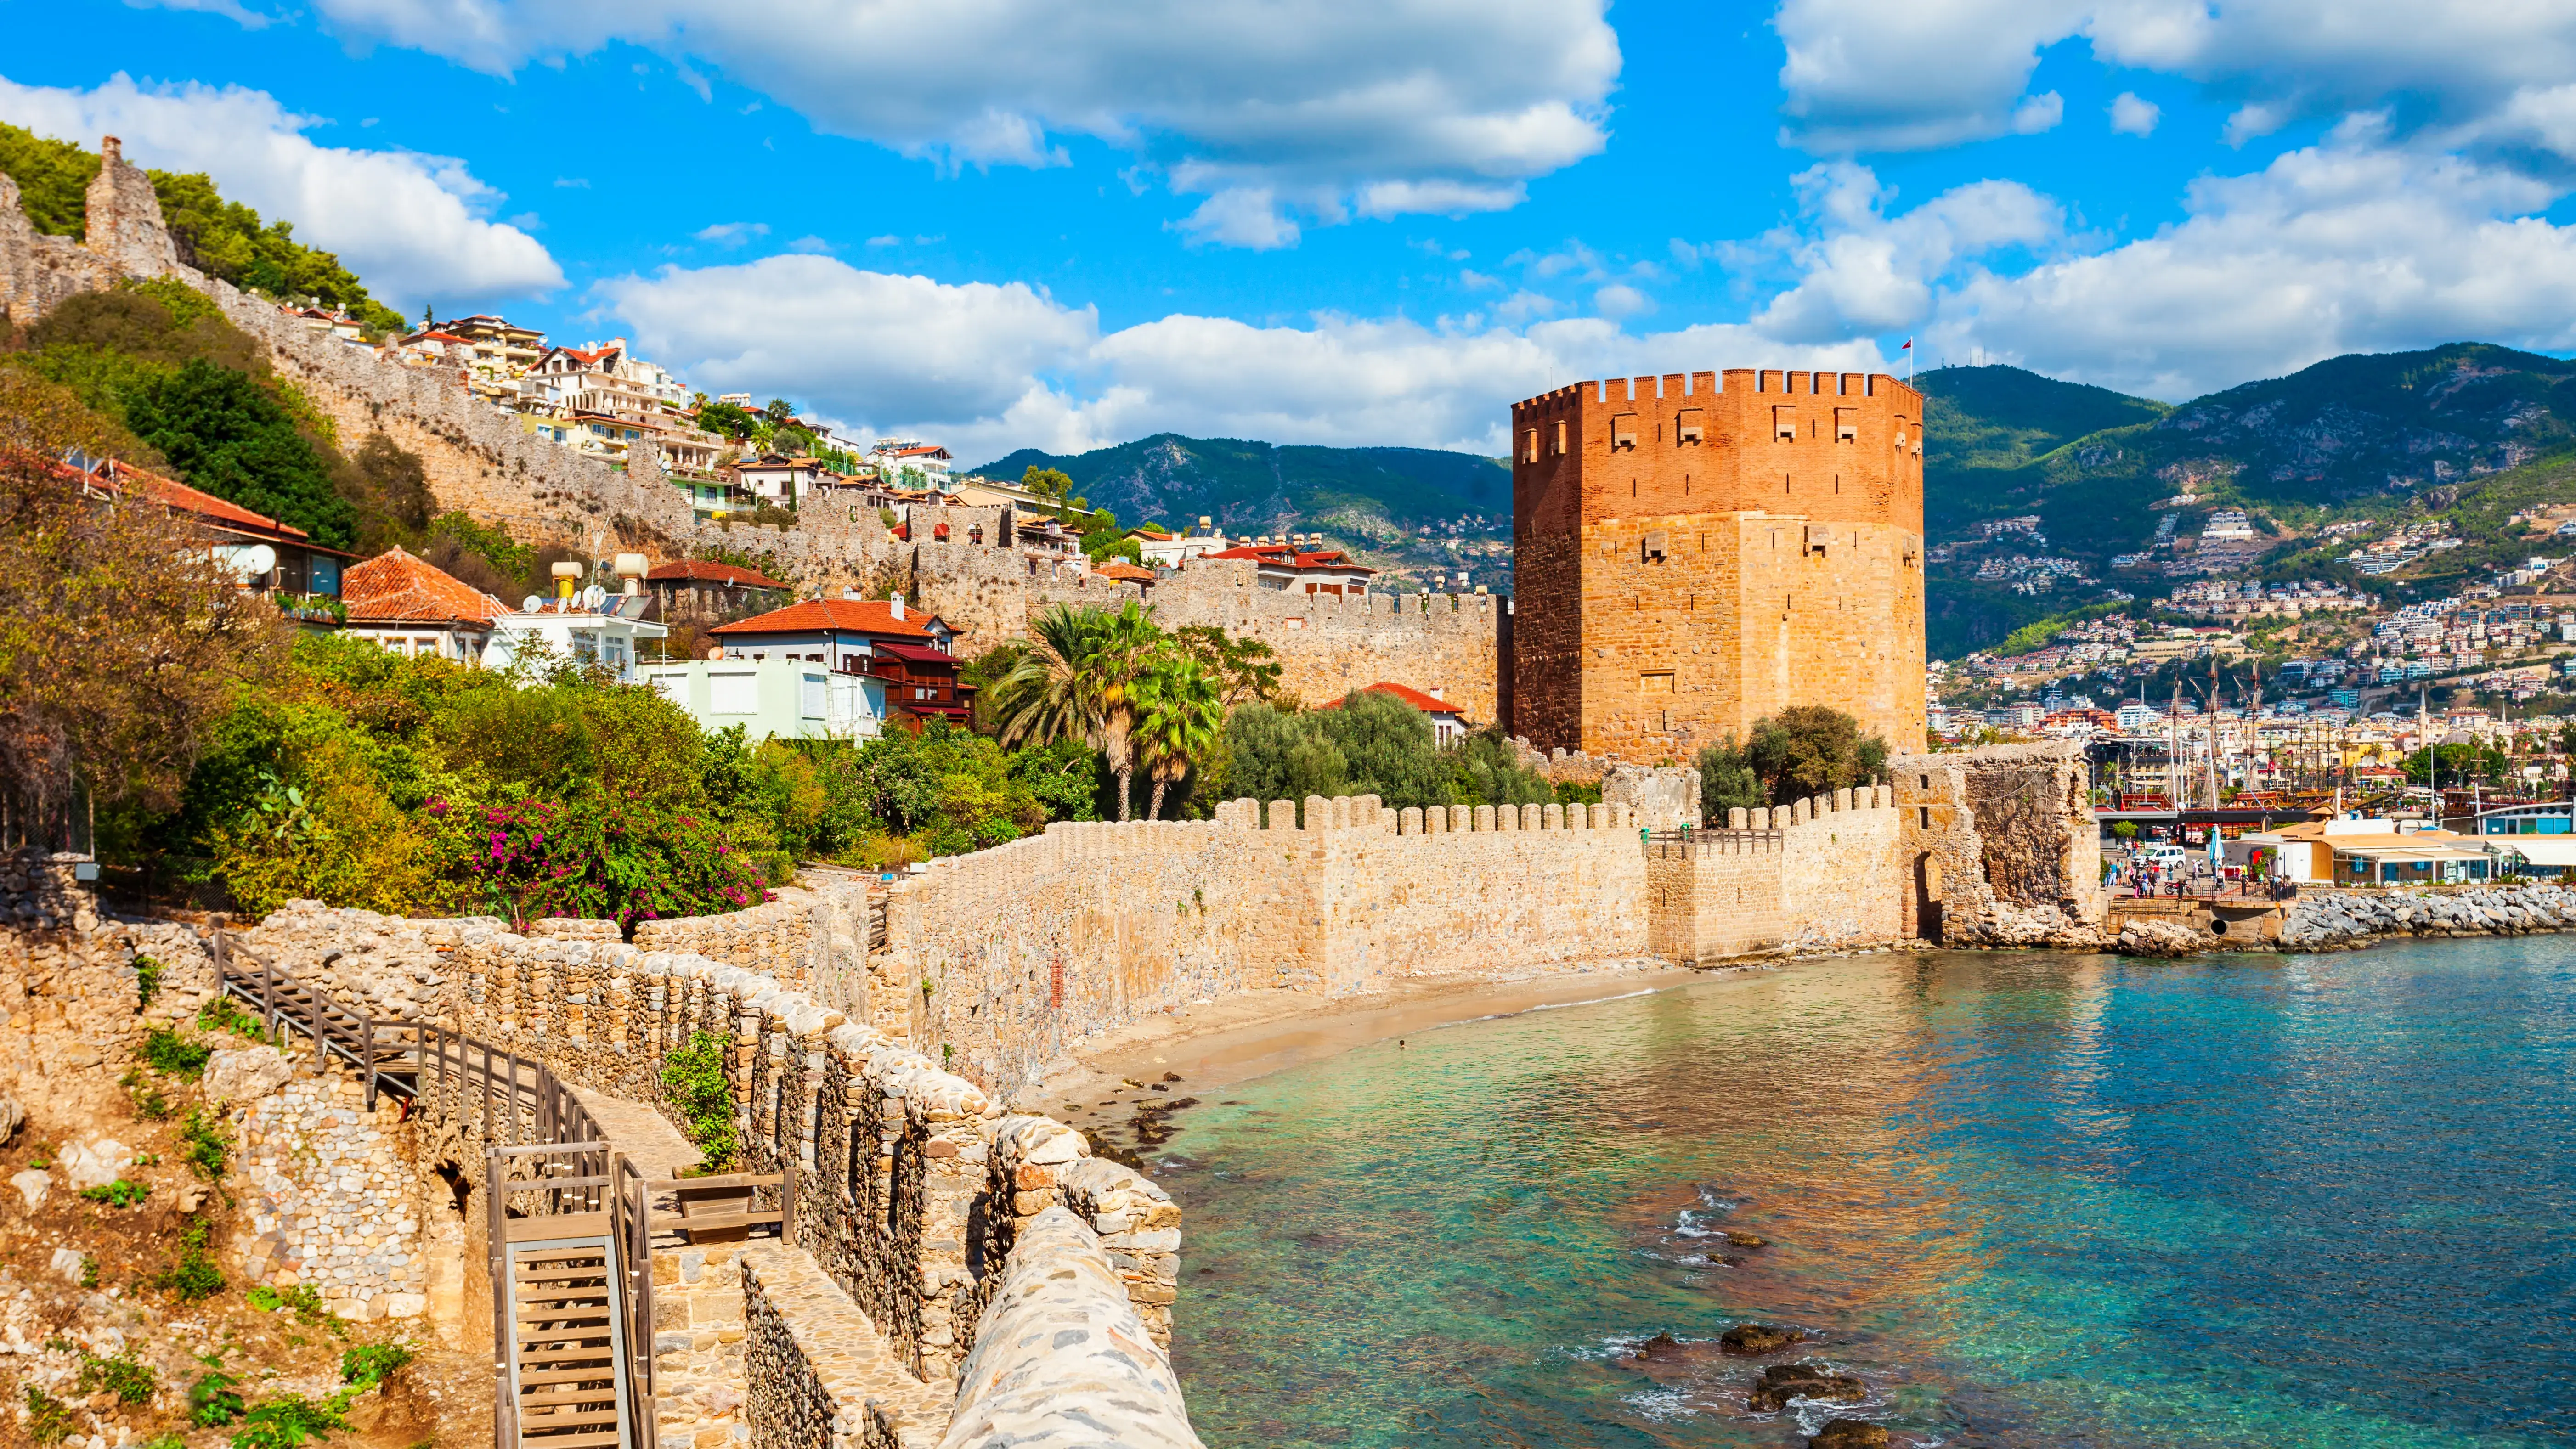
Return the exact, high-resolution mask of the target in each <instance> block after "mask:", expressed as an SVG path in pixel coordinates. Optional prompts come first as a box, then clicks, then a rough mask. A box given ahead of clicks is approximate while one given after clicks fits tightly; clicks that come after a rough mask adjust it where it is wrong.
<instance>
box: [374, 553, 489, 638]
mask: <svg viewBox="0 0 2576 1449" xmlns="http://www.w3.org/2000/svg"><path fill="white" fill-rule="evenodd" d="M340 602H341V603H343V604H345V605H347V606H348V609H349V622H350V623H352V624H362V623H378V622H382V623H401V624H417V623H433V622H434V623H442V624H443V623H463V624H475V625H483V626H489V625H490V624H491V622H492V619H493V617H494V616H495V615H498V614H504V613H507V612H509V610H508V608H507V607H506V606H504V605H503V604H502V602H501V601H500V600H499V599H496V598H493V597H492V596H491V595H490V594H487V593H485V592H483V591H482V590H481V589H478V588H475V587H474V586H473V585H471V584H468V583H466V582H465V581H463V580H462V579H459V578H457V577H456V576H455V575H453V574H450V573H447V572H445V571H444V570H441V569H438V568H435V567H433V566H432V565H430V564H429V563H428V562H426V561H424V560H422V559H418V558H415V557H413V556H412V555H410V554H408V553H405V552H403V551H402V550H401V549H399V548H396V549H392V550H390V551H388V552H385V553H380V554H378V555H376V556H375V557H374V558H371V559H369V560H367V561H366V562H365V563H362V564H352V565H350V566H349V568H348V569H347V570H346V571H345V572H343V573H342V574H341V575H340Z"/></svg>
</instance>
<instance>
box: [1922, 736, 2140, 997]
mask: <svg viewBox="0 0 2576 1449" xmlns="http://www.w3.org/2000/svg"><path fill="white" fill-rule="evenodd" d="M1887 772H1888V778H1889V779H1890V780H1891V781H1893V782H1894V785H1895V790H1896V806H1897V815H1898V821H1899V824H1900V826H1901V827H1902V830H1903V840H1902V844H1901V846H1900V850H1901V859H1900V860H1899V862H1898V866H1897V869H1898V871H1899V874H1900V876H1901V878H1902V880H1903V882H1904V889H1903V891H1902V892H1901V894H1902V897H1903V902H1904V929H1905V934H1907V935H1908V936H1912V937H1917V938H1920V939H1923V940H1928V941H1937V942H1939V943H1940V944H1942V945H1945V946H2041V945H2063V946H2071V947H2082V948H2088V949H2098V948H2099V947H2100V946H2101V945H2102V944H2103V940H2102V937H2101V934H2100V927H2101V925H2102V921H2103V918H2104V915H2105V913H2106V912H2107V911H2108V909H2109V896H2108V893H2107V891H2106V890H2105V888H2104V887H2103V884H2102V842H2101V837H2100V835H2099V833H2098V831H2097V829H2096V826H2095V824H2094V821H2093V810H2092V800H2091V794H2090V789H2089V787H2090V785H2091V771H2090V769H2089V767H2088V766H2087V765H2086V763H2085V759H2084V751H2083V749H2082V747H2081V746H2079V745H2076V744H2074V743H2072V742H2069V741H2063V740H2050V741H2045V742H2042V743H2038V744H2024V745H1997V746H1992V747H1989V748H1986V749H1981V750H1973V751H1954V752H1948V753H1942V754H1900V755H1890V756H1889V757H1888V760H1887Z"/></svg>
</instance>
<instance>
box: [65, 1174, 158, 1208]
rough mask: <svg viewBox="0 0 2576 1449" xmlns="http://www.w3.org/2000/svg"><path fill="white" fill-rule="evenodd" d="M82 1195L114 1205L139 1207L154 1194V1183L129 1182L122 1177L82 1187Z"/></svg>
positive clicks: (94, 1200)
mask: <svg viewBox="0 0 2576 1449" xmlns="http://www.w3.org/2000/svg"><path fill="white" fill-rule="evenodd" d="M80 1195H81V1196H82V1197H84V1198H86V1199H88V1200H89V1201H91V1202H103V1203H107V1204H109V1205H111V1206H114V1207H121V1208H130V1207H139V1206H141V1205H142V1202H143V1200H144V1199H145V1198H147V1197H150V1196H151V1195H152V1184H150V1183H148V1182H129V1181H127V1180H126V1179H124V1178H122V1177H120V1178H118V1179H117V1180H116V1181H114V1182H109V1183H101V1184H100V1185H99V1186H97V1187H85V1188H82V1189H81V1193H80Z"/></svg>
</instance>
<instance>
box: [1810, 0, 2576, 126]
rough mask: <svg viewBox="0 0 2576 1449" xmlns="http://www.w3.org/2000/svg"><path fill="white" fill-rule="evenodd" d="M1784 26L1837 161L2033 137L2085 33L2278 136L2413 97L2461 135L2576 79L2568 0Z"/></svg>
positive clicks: (1928, 14)
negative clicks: (2212, 95)
mask: <svg viewBox="0 0 2576 1449" xmlns="http://www.w3.org/2000/svg"><path fill="white" fill-rule="evenodd" d="M1772 23H1773V25H1774V27H1775V28H1776V29H1777V30H1778V31H1779V33H1780V37H1781V39H1782V40H1783V41H1784V42H1785V43H1786V45H1787V47H1788V57H1787V61H1786V63H1785V64H1784V65H1783V67H1782V68H1781V72H1780V80H1781V84H1782V86H1783V87H1784V88H1785V89H1786V90H1787V91H1788V101H1787V104H1786V106H1785V107H1784V109H1785V110H1786V111H1787V113H1788V115H1789V117H1790V118H1791V122H1792V134H1793V138H1794V139H1795V140H1796V141H1797V142H1798V143H1799V144H1802V145H1805V146H1807V147H1809V148H1810V149H1813V150H1818V151H1828V152H1830V151H1849V150H1871V149H1888V150H1901V149H1911V148H1919V147H1931V146H1945V145H1950V144H1953V143H1955V142H1959V141H1964V140H1971V139H1975V138H1979V137H1985V136H1996V135H2001V134H2004V133H2005V132H2006V131H2009V130H2014V129H2018V127H2017V126H2016V124H2015V122H2016V120H2017V119H2018V118H2019V116H2020V112H2019V110H2018V109H2017V108H2018V107H2020V106H2022V105H2023V104H2025V102H2024V100H2023V95H2022V93H2023V91H2024V90H2025V89H2026V88H2027V87H2028V85H2029V83H2030V77H2031V72H2032V71H2033V69H2034V68H2035V67H2036V66H2037V65H2038V62H2039V54H2040V52H2041V51H2042V50H2044V49H2046V48H2047V47H2049V46H2052V45H2055V44H2057V43H2059V42H2061V41H2065V40H2070V39H2077V38H2081V39H2083V40H2085V41H2087V42H2088V43H2089V45H2090V46H2091V49H2092V52H2093V55H2094V57H2095V58H2096V59H2097V60H2099V61H2101V62H2102V63H2104V64H2106V65H2112V66H2122V67H2132V68H2137V69H2143V70H2152V71H2158V72H2163V73H2166V74H2171V75H2180V76H2185V77H2188V78H2190V79H2192V80H2196V81H2200V82H2203V83H2205V84H2208V85H2210V86H2212V87H2214V88H2216V89H2218V90H2219V91H2221V92H2222V93H2226V94H2230V95H2236V96H2242V97H2244V98H2246V100H2247V102H2248V104H2249V111H2248V112H2247V113H2245V114H2246V119H2248V120H2249V121H2254V120H2261V119H2265V118H2271V125H2272V128H2274V129H2277V127H2278V126H2279V125H2282V124H2286V123H2287V122H2288V121H2289V120H2291V119H2295V118H2297V117H2299V116H2303V115H2331V114H2334V113H2336V112H2339V111H2342V110H2345V109H2350V108H2354V107H2373V106H2378V105H2382V104H2385V103H2386V102H2387V100H2388V99H2390V98H2392V97H2396V96H2406V97H2411V98H2415V99H2416V100H2417V101H2418V102H2419V103H2420V104H2419V107H2418V109H2420V110H2421V111H2422V112H2423V113H2424V114H2425V115H2427V116H2428V117H2431V118H2437V119H2440V120H2444V121H2447V122H2451V123H2461V122H2466V121H2469V120H2473V119H2474V118H2477V117H2480V116H2484V115H2487V114H2489V113H2491V112H2494V111H2496V110H2498V109H2500V108H2502V107H2505V106H2507V105H2508V104H2510V103H2511V101H2512V99H2513V98H2514V97H2515V96H2517V95H2519V94H2521V93H2523V92H2525V91H2530V90H2535V89H2547V88H2550V87H2553V86H2557V85H2561V84H2563V83H2565V81H2566V78H2567V77H2568V76H2569V75H2571V74H2576V7H2571V6H2569V5H2568V4H2566V3H2564V0H2530V3H2520V4H2511V3H2508V4H2487V5H2448V6H2438V7H2433V8H2432V9H2430V10H2429V11H2428V10H2427V8H2426V7H2425V6H2424V5H2422V4H2421V3H2419V0H2229V3H2227V4H2225V5H2223V6H2222V5H2213V4H2210V3H2207V0H1782V3H1781V5H1780V8H1779V11H1778V12H1777V14H1776V15H1775V16H1774V18H1773V22H1772ZM2265 133H2266V132H2264V131H2258V130H2241V134H2240V139H2242V138H2243V137H2248V136H2252V135H2259V134H2265Z"/></svg>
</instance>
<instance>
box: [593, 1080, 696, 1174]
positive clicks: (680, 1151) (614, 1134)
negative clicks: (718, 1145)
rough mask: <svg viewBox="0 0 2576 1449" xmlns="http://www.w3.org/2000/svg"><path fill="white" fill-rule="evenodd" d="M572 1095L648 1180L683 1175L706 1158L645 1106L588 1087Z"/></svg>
mask: <svg viewBox="0 0 2576 1449" xmlns="http://www.w3.org/2000/svg"><path fill="white" fill-rule="evenodd" d="M572 1094H573V1095H574V1096H575V1097H578V1098H580V1099H581V1105H582V1106H583V1107H585V1108H587V1109H589V1112H590V1118H591V1120H592V1121H594V1122H597V1123H598V1124H599V1130H600V1131H602V1132H605V1133H607V1134H608V1145H609V1146H610V1147H611V1148H613V1149H615V1150H616V1151H619V1152H623V1153H625V1154H626V1160H627V1161H629V1162H632V1163H634V1164H635V1170H636V1171H638V1172H640V1173H642V1174H644V1175H645V1176H646V1177H648V1178H652V1179H655V1180H657V1181H658V1180H662V1179H667V1178H673V1177H677V1176H679V1175H680V1169H681V1168H684V1167H695V1166H696V1165H697V1164H698V1162H699V1161H700V1160H701V1159H702V1158H703V1157H704V1155H705V1154H703V1153H701V1152H699V1151H698V1149H697V1148H695V1147H692V1146H690V1145H689V1139H687V1138H686V1137H683V1136H681V1135H680V1129H679V1128H677V1127H674V1126H672V1125H671V1119H669V1118H667V1117H665V1116H663V1115H662V1114H661V1113H659V1112H656V1111H654V1110H653V1109H652V1108H651V1107H649V1106H647V1105H645V1104H644V1103H642V1102H637V1101H631V1100H629V1099H627V1098H625V1097H612V1096H610V1095H608V1094H607V1093H606V1092H594V1091H592V1090H591V1089H590V1088H588V1087H574V1088H573V1089H572Z"/></svg>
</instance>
